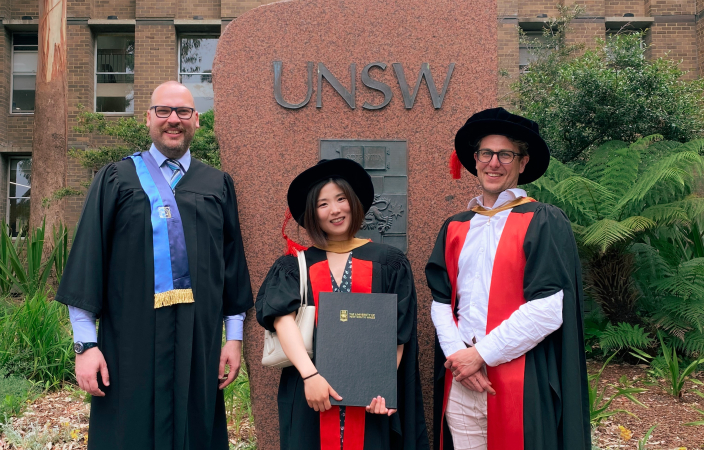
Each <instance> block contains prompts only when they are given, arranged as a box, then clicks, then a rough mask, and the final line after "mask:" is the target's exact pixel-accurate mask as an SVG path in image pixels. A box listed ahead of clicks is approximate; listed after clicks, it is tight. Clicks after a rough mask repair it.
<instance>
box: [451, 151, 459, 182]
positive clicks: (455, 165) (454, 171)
mask: <svg viewBox="0 0 704 450" xmlns="http://www.w3.org/2000/svg"><path fill="white" fill-rule="evenodd" d="M450 174H451V175H452V179H453V180H459V179H460V178H462V163H460V159H459V158H458V157H457V152H456V151H454V150H453V151H452V155H450Z"/></svg>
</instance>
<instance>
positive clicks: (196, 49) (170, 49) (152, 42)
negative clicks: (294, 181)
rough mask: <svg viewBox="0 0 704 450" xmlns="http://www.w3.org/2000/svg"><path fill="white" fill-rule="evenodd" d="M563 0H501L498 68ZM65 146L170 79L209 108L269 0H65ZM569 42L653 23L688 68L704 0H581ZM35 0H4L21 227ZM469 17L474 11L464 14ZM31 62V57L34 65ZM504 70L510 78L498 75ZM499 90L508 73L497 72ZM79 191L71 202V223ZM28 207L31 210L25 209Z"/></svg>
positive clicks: (698, 63)
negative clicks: (80, 117) (218, 81)
mask: <svg viewBox="0 0 704 450" xmlns="http://www.w3.org/2000/svg"><path fill="white" fill-rule="evenodd" d="M557 1H558V0H520V1H519V0H498V9H497V10H498V16H499V17H498V28H497V32H498V52H499V55H498V56H499V59H498V61H499V68H500V69H502V70H501V72H504V73H505V74H507V75H508V80H515V79H516V78H517V77H518V76H519V67H520V65H521V64H522V62H524V61H522V58H525V55H524V51H523V52H522V49H521V48H520V45H519V39H518V28H519V27H520V28H522V29H524V30H526V31H528V32H531V31H532V32H538V31H539V30H540V29H541V27H542V25H543V23H544V21H545V20H546V17H549V16H556V15H557V14H558V11H557V8H556V6H555V5H556V3H557ZM68 2H69V3H68V24H67V25H68V26H67V37H68V61H69V67H68V70H69V74H68V85H69V146H70V147H78V148H80V147H85V146H87V145H96V144H99V143H96V142H90V143H89V142H88V141H87V138H86V137H85V136H83V135H80V134H78V133H76V132H74V131H73V126H74V125H75V124H76V117H77V114H78V112H79V109H80V108H81V107H82V108H85V109H87V110H88V111H100V112H105V113H106V114H107V115H113V116H124V115H137V116H138V117H140V118H141V117H143V115H144V112H145V111H146V109H147V108H148V106H149V98H150V95H151V92H152V90H153V89H154V87H156V86H157V85H158V84H160V83H161V82H163V81H166V80H181V81H182V82H185V83H187V84H188V85H189V86H191V87H192V88H193V90H194V92H195V94H196V97H197V107H198V109H199V110H201V109H207V107H208V105H209V104H210V105H212V103H209V102H210V100H209V98H208V96H209V95H211V94H209V92H212V89H211V88H210V84H209V81H210V76H209V70H210V67H208V65H209V64H211V63H212V52H213V51H214V48H215V45H216V43H217V38H218V36H219V34H220V32H221V30H222V29H223V27H225V26H226V25H227V24H228V23H229V22H230V21H232V20H236V19H237V17H238V16H239V15H241V14H242V13H244V12H246V11H247V10H249V9H252V8H255V7H257V6H260V5H262V4H264V3H270V2H269V1H266V0H264V1H253V0H159V1H156V0H68ZM580 3H581V4H582V5H583V6H584V13H583V14H581V15H580V16H579V17H578V18H577V19H575V20H574V22H573V24H572V31H571V32H570V35H569V36H567V38H568V39H569V40H570V41H571V42H584V43H586V44H587V45H590V44H593V42H594V40H595V38H597V37H600V36H601V37H603V36H604V35H605V34H606V33H608V32H609V31H610V30H619V29H621V28H622V27H623V26H624V25H627V24H630V26H631V27H633V28H636V29H645V28H648V29H650V32H649V33H648V34H647V37H646V42H647V44H648V45H649V50H648V53H649V55H648V56H649V57H658V56H662V55H666V54H667V55H668V57H670V58H672V59H675V60H682V66H681V67H682V68H683V69H685V70H688V71H689V73H688V74H687V76H688V77H690V78H696V77H699V76H701V75H702V74H703V73H704V72H703V71H704V55H703V54H702V51H704V20H700V19H704V18H702V17H701V16H702V14H704V0H580ZM38 14H39V6H38V0H0V21H1V24H2V25H1V26H2V31H3V33H2V35H1V36H2V39H3V40H2V41H0V196H2V197H1V198H0V218H4V219H5V220H7V221H8V222H9V223H10V225H11V227H13V228H19V227H21V226H22V223H23V221H24V220H25V217H24V215H25V214H28V210H29V208H28V205H27V202H28V201H31V200H28V198H31V193H30V191H29V187H28V185H29V184H30V180H29V177H28V176H27V175H28V174H27V172H28V171H29V170H30V168H31V165H30V164H28V162H29V161H28V158H29V157H30V156H31V151H32V131H33V125H34V124H33V113H32V111H33V105H34V93H33V89H34V79H33V77H34V75H33V73H34V71H36V40H37V39H36V33H37V27H38ZM467 20H471V17H468V18H467ZM32 64H34V67H32ZM502 78H504V81H503V82H502V80H501V79H502ZM497 83H499V93H500V96H499V99H498V103H499V104H501V103H502V101H501V98H502V97H503V96H504V95H505V94H506V93H507V90H508V82H506V81H505V77H501V76H499V75H498V74H497ZM209 89H210V91H209ZM90 177H91V173H90V171H88V170H87V169H84V168H82V167H81V166H80V165H79V164H78V163H77V162H76V161H70V162H69V174H68V185H69V186H71V187H74V188H80V186H81V183H83V182H84V181H86V180H89V179H90ZM82 202H83V198H82V197H69V198H68V200H67V203H66V207H67V208H68V209H67V220H68V223H69V225H70V226H72V225H73V224H75V223H76V221H77V220H78V217H79V214H80V211H81V206H82ZM25 211H26V213H25Z"/></svg>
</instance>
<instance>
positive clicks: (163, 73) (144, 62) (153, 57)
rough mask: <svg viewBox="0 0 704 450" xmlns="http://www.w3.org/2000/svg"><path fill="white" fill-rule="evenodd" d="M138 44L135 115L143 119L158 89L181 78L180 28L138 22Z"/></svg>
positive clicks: (135, 70) (136, 42)
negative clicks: (179, 69)
mask: <svg viewBox="0 0 704 450" xmlns="http://www.w3.org/2000/svg"><path fill="white" fill-rule="evenodd" d="M134 45H135V57H134V113H135V116H138V117H142V115H143V114H144V113H145V112H146V111H147V109H148V108H149V102H150V98H151V95H152V91H153V90H154V88H155V87H157V86H158V85H160V84H161V83H163V82H164V81H168V80H176V79H177V77H178V65H177V55H178V53H177V48H176V29H175V28H174V26H173V25H140V24H139V23H137V28H136V34H135V44H134Z"/></svg>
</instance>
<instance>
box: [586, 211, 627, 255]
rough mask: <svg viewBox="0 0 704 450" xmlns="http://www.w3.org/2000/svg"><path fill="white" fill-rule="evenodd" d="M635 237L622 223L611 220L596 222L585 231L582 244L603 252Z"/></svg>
mask: <svg viewBox="0 0 704 450" xmlns="http://www.w3.org/2000/svg"><path fill="white" fill-rule="evenodd" d="M633 236H634V234H633V231H631V230H630V229H628V228H627V227H625V226H624V225H623V224H622V223H620V222H617V221H615V220H611V219H602V220H599V221H598V222H595V223H594V224H592V225H591V226H589V227H587V229H586V230H584V234H583V235H582V243H583V244H584V245H586V246H594V247H597V248H599V250H601V251H602V252H605V251H606V249H608V248H609V247H611V246H612V245H614V244H616V243H617V242H623V241H626V240H628V239H632V238H633Z"/></svg>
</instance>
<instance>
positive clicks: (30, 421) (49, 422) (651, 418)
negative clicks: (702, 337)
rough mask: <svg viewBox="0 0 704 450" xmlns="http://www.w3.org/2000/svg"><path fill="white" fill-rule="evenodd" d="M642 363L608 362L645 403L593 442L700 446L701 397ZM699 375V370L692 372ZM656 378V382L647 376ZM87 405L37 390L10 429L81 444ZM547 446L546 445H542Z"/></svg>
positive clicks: (2, 444) (245, 427)
mask: <svg viewBox="0 0 704 450" xmlns="http://www.w3.org/2000/svg"><path fill="white" fill-rule="evenodd" d="M588 368H589V372H590V373H594V372H597V371H598V370H599V369H600V368H601V364H600V363H594V362H589V363H588ZM646 370H647V367H646V366H644V365H640V366H633V365H627V364H611V365H610V366H608V367H607V368H606V370H605V371H604V373H603V375H602V377H601V380H600V386H602V387H603V386H606V387H607V396H608V395H609V394H610V393H612V392H613V389H612V388H610V387H609V385H614V384H615V385H618V384H619V383H620V381H619V380H620V379H621V378H622V377H623V376H625V377H626V378H627V380H629V382H630V383H632V385H633V386H634V387H641V388H645V389H648V391H647V392H644V393H642V394H638V395H637V398H638V399H639V400H640V401H641V402H643V403H644V404H645V405H647V406H648V407H647V408H643V407H642V406H639V405H636V404H634V403H631V402H630V401H629V400H628V399H625V398H622V397H621V398H618V399H616V400H614V402H613V403H612V404H611V409H625V410H627V411H630V412H631V413H632V414H634V415H635V416H631V415H628V414H617V415H615V416H612V417H610V418H608V419H606V420H604V421H603V422H602V423H601V425H600V426H599V427H598V428H597V429H596V430H595V432H594V437H595V442H594V444H595V445H597V446H599V448H601V449H604V450H607V449H637V448H638V440H640V439H642V438H643V436H644V435H645V433H646V432H647V430H648V429H649V428H650V427H651V426H653V425H657V427H656V428H655V431H654V432H653V434H652V435H651V438H650V440H649V441H648V443H647V445H646V447H645V448H646V449H648V450H674V449H686V450H694V449H704V426H685V425H684V423H687V422H694V421H698V420H704V415H702V414H700V413H698V412H697V411H696V410H695V408H696V409H700V410H704V398H702V397H699V396H698V395H696V394H694V393H692V392H691V390H692V389H696V388H698V387H699V388H701V389H700V390H702V391H703V392H704V386H696V385H695V384H693V383H691V382H687V384H686V385H685V394H684V395H683V397H682V399H681V400H678V399H675V398H674V397H672V396H671V395H669V394H668V393H667V392H665V390H664V389H663V386H664V385H665V382H664V380H650V379H649V378H648V377H647V375H646ZM697 378H698V379H700V380H701V381H704V373H699V374H697ZM649 380H650V381H656V382H657V383H656V385H654V386H651V385H648V382H649ZM89 412H90V407H89V404H88V403H85V402H84V401H83V395H82V394H80V393H78V392H72V391H71V390H65V391H59V392H53V393H50V394H47V395H45V396H42V397H41V398H39V399H38V400H36V401H35V402H33V403H32V404H31V405H29V406H28V407H27V410H26V411H25V412H24V414H23V415H22V416H21V417H19V418H15V419H14V420H13V429H14V430H16V431H17V432H18V433H19V434H21V435H28V434H31V433H35V434H36V433H37V432H38V431H39V432H41V433H43V435H45V436H51V437H52V442H50V443H49V445H47V446H46V447H45V448H46V449H47V450H84V449H86V440H87V436H88V415H89ZM230 425H231V426H230V433H229V434H230V442H231V443H232V444H233V446H234V447H235V448H244V447H243V444H244V441H245V440H249V439H248V438H250V437H251V436H252V434H253V429H252V428H253V427H252V425H251V424H249V423H248V422H247V421H246V418H245V419H244V420H243V421H241V422H239V423H238V424H236V425H235V424H230ZM15 449H17V450H24V449H22V448H21V447H19V448H18V447H15V446H14V445H10V443H9V442H8V439H7V437H6V436H4V435H3V436H0V450H15ZM546 450H547V449H546Z"/></svg>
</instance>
